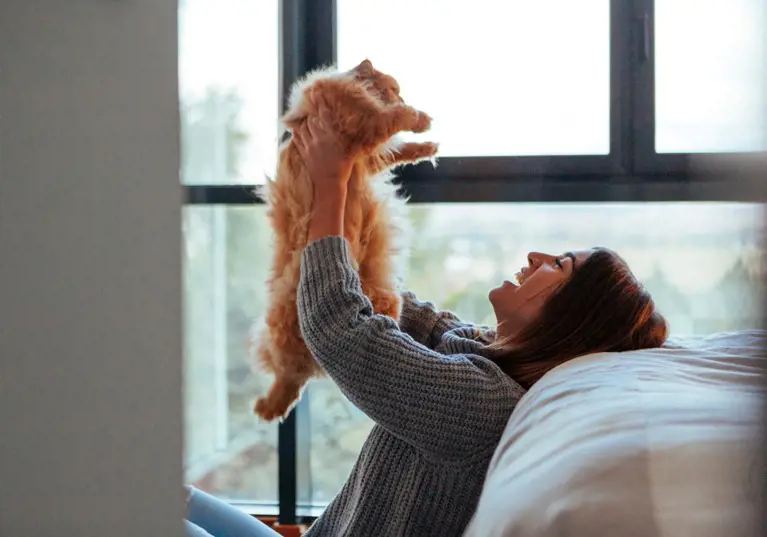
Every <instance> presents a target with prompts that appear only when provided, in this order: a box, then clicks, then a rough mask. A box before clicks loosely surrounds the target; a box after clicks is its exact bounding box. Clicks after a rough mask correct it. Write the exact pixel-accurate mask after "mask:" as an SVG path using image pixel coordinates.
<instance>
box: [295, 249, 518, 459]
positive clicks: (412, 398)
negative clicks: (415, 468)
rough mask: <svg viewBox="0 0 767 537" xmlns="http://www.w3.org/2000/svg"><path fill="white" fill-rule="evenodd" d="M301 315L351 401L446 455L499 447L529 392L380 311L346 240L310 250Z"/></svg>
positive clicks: (315, 349)
mask: <svg viewBox="0 0 767 537" xmlns="http://www.w3.org/2000/svg"><path fill="white" fill-rule="evenodd" d="M298 312H299V322H300V325H301V333H302V335H303V337H304V341H305V342H306V344H307V345H308V347H309V349H310V350H311V352H312V354H313V355H314V357H315V358H316V359H317V361H318V362H319V363H320V364H321V365H322V367H323V369H324V370H325V372H326V373H327V374H328V376H330V377H331V378H332V379H333V380H334V381H335V382H336V384H337V385H338V386H339V388H340V389H341V391H342V392H343V393H344V395H346V397H347V398H349V400H350V401H351V402H352V403H354V404H355V405H356V406H357V407H358V408H359V409H360V410H362V411H363V412H364V413H365V414H367V415H368V416H369V417H370V418H372V419H373V421H375V422H376V423H378V424H379V425H381V426H383V427H384V428H386V429H388V430H389V431H390V432H392V433H393V434H395V435H397V436H399V437H400V438H402V439H404V440H405V441H407V442H408V443H410V444H411V445H413V446H415V447H417V448H418V449H420V450H422V451H424V452H427V453H429V454H430V455H432V456H434V457H437V458H439V459H443V460H444V459H450V460H459V459H462V458H465V457H467V456H470V455H472V454H477V453H479V452H481V451H484V450H487V449H493V447H494V444H495V442H496V441H497V439H498V434H499V431H501V430H502V429H503V427H504V426H505V424H506V421H507V420H508V417H509V415H510V413H511V410H512V409H513V407H514V405H515V404H516V401H518V400H519V398H520V397H521V396H522V394H523V393H524V391H523V390H522V388H520V387H518V386H516V385H515V384H514V383H513V382H512V381H511V380H510V379H509V378H508V377H507V376H506V375H505V374H504V373H503V372H502V371H501V370H500V369H499V368H498V367H496V366H495V365H494V364H493V363H492V362H490V361H489V360H485V359H484V358H481V357H477V356H463V355H452V356H444V355H441V354H439V353H437V352H434V351H432V350H430V349H428V348H427V347H425V346H423V345H420V344H419V343H417V342H416V341H414V340H413V339H412V338H411V337H410V336H408V335H407V334H405V333H403V332H402V331H401V330H400V329H399V326H398V325H397V323H396V322H395V321H394V320H393V319H391V318H389V317H386V316H382V315H375V314H373V311H372V305H371V304H370V301H368V299H367V298H366V297H365V296H364V294H363V293H362V287H361V285H360V281H359V277H358V276H357V273H356V271H355V270H354V268H353V266H352V264H351V256H350V252H349V249H348V244H347V242H346V240H345V239H343V238H342V237H336V236H328V237H325V238H322V239H320V240H318V241H315V242H314V243H312V244H311V245H309V246H308V247H307V248H306V249H305V250H304V253H303V255H302V262H301V282H300V284H299V290H298Z"/></svg>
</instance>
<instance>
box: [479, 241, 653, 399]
mask: <svg viewBox="0 0 767 537" xmlns="http://www.w3.org/2000/svg"><path fill="white" fill-rule="evenodd" d="M667 336H668V323H667V322H666V320H665V319H664V318H663V316H662V315H661V314H660V313H659V312H658V311H657V310H656V309H655V302H653V299H652V297H651V296H650V293H648V292H647V290H646V289H645V288H644V287H643V286H642V284H641V283H639V281H638V280H637V279H636V277H635V276H634V274H633V273H632V272H631V270H630V269H629V267H628V265H627V264H626V263H625V261H623V259H621V258H620V257H619V256H618V255H617V254H616V253H615V252H612V251H610V250H608V249H606V248H596V249H595V251H594V252H593V253H592V254H591V255H589V257H587V258H586V260H585V261H583V263H581V264H580V266H579V267H577V269H576V270H575V271H574V272H573V274H572V276H571V277H570V279H569V280H568V281H567V283H566V284H565V285H563V286H562V287H561V288H560V289H559V290H558V291H557V292H556V293H555V294H554V295H553V296H551V297H550V298H549V299H548V300H547V301H546V304H545V305H544V307H543V311H542V312H541V315H540V316H539V317H538V318H537V319H536V320H535V321H534V322H532V323H530V325H528V326H527V327H525V328H524V329H522V330H521V331H519V333H516V334H514V335H512V336H510V337H508V338H505V339H498V340H496V341H495V342H493V343H492V344H491V345H490V346H489V348H490V349H492V351H493V354H495V355H496V358H495V361H496V363H497V364H498V365H499V366H500V367H501V368H502V369H503V370H504V371H505V372H506V373H507V374H508V375H509V376H510V377H511V378H513V379H514V380H515V381H517V382H518V383H520V384H521V385H522V386H524V387H525V388H529V387H530V386H532V385H533V384H534V383H535V382H536V381H538V379H540V378H541V377H542V376H543V375H544V374H545V373H546V372H547V371H549V370H550V369H552V368H554V367H556V366H558V365H560V364H562V363H564V362H566V361H568V360H570V359H572V358H575V357H577V356H582V355H584V354H590V353H594V352H605V351H611V352H619V351H629V350H638V349H646V348H652V347H660V346H661V345H663V343H664V342H665V341H666V337H667Z"/></svg>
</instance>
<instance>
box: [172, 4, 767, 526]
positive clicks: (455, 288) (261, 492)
mask: <svg viewBox="0 0 767 537" xmlns="http://www.w3.org/2000/svg"><path fill="white" fill-rule="evenodd" d="M757 4H758V1H757V0H733V1H732V2H724V1H717V0H711V2H707V3H706V5H705V7H704V6H703V5H702V3H700V2H694V1H692V0H684V1H683V0H678V1H675V2H671V1H668V0H633V1H632V2H624V1H622V0H588V1H584V2H569V1H566V0H542V1H540V2H522V1H519V0H510V1H507V2H497V1H493V0H475V1H474V2H470V3H467V2H464V3H460V5H458V4H453V3H445V2H437V1H436V0H390V1H388V2H374V1H373V0H312V1H311V2H305V1H300V0H282V1H281V2H277V0H263V1H258V2H254V1H250V0H182V1H181V4H180V12H179V22H180V42H179V44H180V51H181V52H180V54H181V57H180V69H181V87H180V93H181V104H182V110H181V118H182V138H183V139H182V142H183V143H182V149H183V169H182V181H183V184H184V185H185V189H186V192H187V194H188V206H187V207H186V211H185V213H184V222H183V225H184V236H185V274H184V276H185V291H186V303H185V313H186V365H187V367H186V384H185V385H186V394H185V396H186V399H185V402H186V457H185V462H186V477H187V480H188V481H189V482H192V483H194V484H196V485H198V486H200V487H201V488H203V489H205V490H208V491H210V492H212V493H214V494H216V495H219V496H221V497H223V498H225V499H227V500H229V501H234V502H237V503H240V504H242V505H243V508H245V509H247V510H249V511H252V512H254V513H258V514H273V513H274V512H275V511H276V510H277V509H279V516H280V521H281V522H282V523H284V524H291V523H294V522H295V521H296V519H297V518H300V517H301V516H313V515H317V514H319V513H320V512H321V511H322V509H323V508H324V506H325V505H326V504H327V502H329V501H330V500H332V498H333V497H334V495H335V494H336V493H337V491H338V490H339V489H340V487H341V486H342V485H343V483H344V482H345V479H346V477H347V475H348V473H349V471H350V469H351V467H352V465H353V463H354V461H355V460H356V457H357V454H358V453H359V450H360V447H361V445H362V443H363V442H364V440H365V438H366V436H367V434H368V433H369V431H370V429H371V427H372V423H371V422H370V420H369V419H368V418H367V417H366V416H364V415H363V414H362V413H361V412H360V411H359V410H357V409H356V408H355V407H354V406H353V405H352V404H351V403H349V401H347V400H346V399H345V398H344V397H343V395H342V394H341V393H340V392H339V391H338V389H337V388H336V387H335V386H334V384H333V383H332V382H331V381H330V380H327V379H325V380H314V381H312V382H311V383H310V384H309V385H308V387H307V389H306V392H305V394H304V397H303V399H302V400H301V402H300V403H299V404H298V405H297V406H296V408H295V410H294V411H293V412H292V413H291V415H290V416H289V417H288V418H287V419H286V420H285V421H284V422H283V423H281V424H279V425H278V424H264V423H261V422H260V421H259V420H258V419H257V418H256V416H255V415H254V414H253V412H252V406H253V402H254V400H255V398H256V397H257V396H258V395H260V394H262V393H264V392H265V390H266V389H267V387H268V386H269V385H270V384H271V378H270V377H269V376H268V375H265V374H264V373H263V371H260V370H259V368H258V367H257V366H256V365H255V364H254V363H253V362H252V360H251V358H250V357H249V356H248V353H247V343H248V342H247V338H248V330H249V328H250V327H251V325H252V323H253V322H254V321H258V319H259V318H260V317H262V316H263V314H264V308H265V306H266V302H265V294H264V288H265V280H266V276H267V270H268V265H269V262H270V255H269V252H270V243H271V236H272V235H271V229H270V228H269V226H268V222H267V220H266V213H265V208H264V206H263V205H260V204H259V202H258V201H257V200H256V199H255V197H254V196H253V195H252V187H253V186H257V185H259V184H261V183H263V179H264V176H265V175H271V174H273V173H274V171H275V170H274V168H275V163H276V156H277V135H278V130H277V128H278V127H277V120H278V115H279V112H280V110H281V106H282V104H281V103H282V102H283V101H284V93H285V91H286V90H287V89H288V88H289V87H290V86H291V85H292V83H293V82H294V81H295V80H296V79H297V78H298V77H300V76H302V75H303V74H304V73H305V72H307V71H309V70H312V69H315V68H317V67H319V66H321V65H327V64H330V63H333V62H336V61H337V63H338V64H339V66H340V67H341V68H350V67H352V66H353V65H356V64H357V63H359V62H360V61H361V60H362V59H363V58H365V57H368V58H369V59H371V61H372V62H373V63H374V65H376V66H377V67H379V68H380V69H381V70H384V71H388V72H390V73H391V74H392V75H394V76H396V77H397V78H398V80H399V81H400V84H401V86H402V90H403V96H404V97H405V99H406V100H407V101H408V102H409V103H410V104H412V105H414V106H417V107H419V108H422V109H423V110H425V111H426V112H428V113H430V114H431V115H432V116H433V117H434V126H433V129H432V130H431V132H429V133H426V134H423V135H412V134H411V135H408V136H409V137H411V138H415V139H433V140H435V141H438V142H440V144H441V157H443V158H441V160H440V164H439V166H438V167H437V168H436V169H432V167H431V166H430V165H421V166H414V167H408V168H404V169H402V170H401V171H400V176H401V177H400V179H401V181H402V184H403V186H404V188H405V190H406V191H407V192H408V193H409V194H411V195H412V198H411V204H410V211H409V215H410V218H411V221H412V224H413V227H414V228H415V230H416V231H415V232H414V233H413V235H412V251H411V255H410V257H409V260H408V264H407V266H406V273H405V274H404V277H405V282H406V283H407V286H408V287H409V288H410V289H412V290H413V291H415V292H416V293H417V294H418V295H419V296H420V297H422V298H424V299H428V300H431V301H433V302H435V303H436V304H438V305H439V306H440V307H443V308H446V309H451V310H454V311H456V312H457V313H458V314H459V315H460V316H462V317H464V318H465V319H467V320H472V321H475V322H480V323H492V322H493V315H492V311H491V310H490V305H489V303H488V301H487V292H488V290H489V288H491V287H492V286H493V285H494V284H497V283H498V282H499V281H500V280H502V279H503V278H504V277H508V275H509V274H513V273H514V272H516V270H517V269H518V268H519V267H520V266H521V265H522V264H523V263H524V261H525V254H526V253H527V252H528V251H530V250H543V251H550V252H562V251H564V250H569V249H573V248H579V247H587V246H592V245H603V246H608V247H611V248H613V249H615V250H617V251H618V252H619V253H620V254H621V255H622V256H623V257H624V258H625V259H626V260H627V261H628V263H629V264H630V266H631V267H632V268H633V269H634V271H635V272H636V274H637V276H638V277H639V278H640V279H641V280H642V281H643V282H644V283H645V285H646V286H647V287H648V289H649V290H650V291H651V292H652V293H653V296H654V297H655V299H656V302H657V304H658V306H659V308H660V309H661V311H662V312H663V313H664V314H665V315H666V317H667V318H668V320H669V322H670V324H671V328H672V335H674V334H676V335H681V334H705V333H710V332H716V331H723V330H732V329H742V328H749V327H757V326H760V325H761V322H762V320H763V316H762V311H761V310H760V308H761V306H762V305H763V303H764V302H765V300H764V299H765V289H764V285H763V277H764V274H765V272H764V271H765V264H764V263H765V260H764V258H763V255H762V253H761V248H763V247H764V243H763V240H764V236H763V231H764V228H763V217H764V210H763V206H762V205H759V204H758V203H753V202H751V200H750V199H748V198H747V197H746V195H744V194H743V193H742V192H741V190H740V188H739V185H740V183H739V182H737V181H735V177H736V175H737V174H729V175H728V174H726V173H722V174H719V175H717V176H716V177H714V178H713V179H712V178H711V177H708V178H705V179H702V178H700V177H698V176H696V175H694V174H693V173H691V172H690V170H691V169H692V168H691V167H690V166H688V165H687V164H689V162H688V160H689V157H691V156H692V155H695V156H696V158H704V159H705V157H699V155H698V154H699V153H708V154H710V153H716V154H721V153H733V152H735V153H738V152H748V151H754V150H757V149H760V148H762V149H763V148H764V147H765V130H764V128H765V126H764V123H759V121H760V120H761V119H765V116H766V115H767V114H765V95H766V94H767V91H765V88H764V80H765V79H760V78H758V75H761V74H763V73H761V71H760V69H757V68H756V66H757V65H758V62H760V61H762V60H763V58H764V56H763V55H764V48H763V43H761V42H757V37H760V36H761V35H762V28H763V26H764V24H763V23H760V22H759V17H764V16H765V14H764V11H763V8H760V7H758V6H757ZM643 14H647V15H648V16H647V24H646V25H643V24H641V21H642V20H643V18H642V15H643ZM717 157H718V155H717ZM736 157H738V158H739V156H738V155H736ZM723 160H726V161H727V163H729V162H730V161H729V160H728V159H723ZM725 164H726V163H725ZM649 201H652V203H650V202H649ZM759 201H763V200H762V199H761V198H760V199H759ZM456 222H460V223H461V225H460V226H456ZM278 506H279V507H278Z"/></svg>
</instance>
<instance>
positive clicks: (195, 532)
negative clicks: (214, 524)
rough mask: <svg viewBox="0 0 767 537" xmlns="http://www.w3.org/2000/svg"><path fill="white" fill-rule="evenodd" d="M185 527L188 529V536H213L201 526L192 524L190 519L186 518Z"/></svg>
mask: <svg viewBox="0 0 767 537" xmlns="http://www.w3.org/2000/svg"><path fill="white" fill-rule="evenodd" d="M184 528H185V529H186V534H187V536H188V537H213V536H212V535H211V534H210V533H208V532H207V531H205V530H204V529H202V528H201V527H200V526H197V525H195V524H192V523H191V522H189V521H188V520H184Z"/></svg>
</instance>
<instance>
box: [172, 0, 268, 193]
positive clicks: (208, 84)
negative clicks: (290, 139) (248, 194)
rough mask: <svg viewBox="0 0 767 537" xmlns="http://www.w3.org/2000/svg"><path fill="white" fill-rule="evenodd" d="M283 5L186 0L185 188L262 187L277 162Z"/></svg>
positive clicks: (182, 21) (182, 13)
mask: <svg viewBox="0 0 767 537" xmlns="http://www.w3.org/2000/svg"><path fill="white" fill-rule="evenodd" d="M277 5H278V3H277V0H259V1H258V2H253V1H251V0H182V1H181V2H180V5H179V7H180V9H179V81H180V86H181V87H180V97H181V142H182V173H181V176H182V181H183V182H184V183H185V184H187V185H219V184H222V185H227V184H261V183H263V182H264V177H265V175H272V174H273V173H274V167H275V162H276V158H277V149H276V140H277V119H278V118H277V115H278V112H279V108H278V103H279V99H278V91H279V79H278V74H279V55H278V54H277V50H278V40H277V35H278V29H279V26H278V24H277V22H278V19H277Z"/></svg>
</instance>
